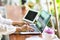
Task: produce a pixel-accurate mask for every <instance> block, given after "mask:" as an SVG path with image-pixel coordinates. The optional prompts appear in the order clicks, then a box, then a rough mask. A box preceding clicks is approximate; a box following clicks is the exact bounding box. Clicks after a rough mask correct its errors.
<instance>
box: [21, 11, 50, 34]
mask: <svg viewBox="0 0 60 40" xmlns="http://www.w3.org/2000/svg"><path fill="white" fill-rule="evenodd" d="M50 17H51V15H50V14H48V12H46V11H44V10H43V11H41V12H40V15H38V12H37V11H33V10H29V11H28V12H27V13H26V15H25V16H24V18H23V20H24V21H27V22H30V26H31V27H32V28H33V29H34V32H21V34H41V33H42V32H43V31H44V29H45V27H46V25H47V23H48V21H49V19H50ZM36 18H37V19H36ZM35 21H36V22H35ZM34 22H35V24H34Z"/></svg>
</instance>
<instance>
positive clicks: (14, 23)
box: [12, 21, 26, 26]
mask: <svg viewBox="0 0 60 40" xmlns="http://www.w3.org/2000/svg"><path fill="white" fill-rule="evenodd" d="M24 24H26V22H23V21H21V22H19V21H14V22H13V23H12V25H14V26H16V25H17V26H22V25H24Z"/></svg>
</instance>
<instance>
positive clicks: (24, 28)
mask: <svg viewBox="0 0 60 40" xmlns="http://www.w3.org/2000/svg"><path fill="white" fill-rule="evenodd" d="M22 31H29V32H33V31H34V30H33V28H32V27H30V26H29V25H27V24H25V25H23V26H22Z"/></svg>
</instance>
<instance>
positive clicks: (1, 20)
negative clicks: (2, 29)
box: [0, 17, 13, 25]
mask: <svg viewBox="0 0 60 40" xmlns="http://www.w3.org/2000/svg"><path fill="white" fill-rule="evenodd" d="M12 22H13V21H12V20H11V19H5V18H3V17H0V23H2V24H8V25H10V24H12Z"/></svg>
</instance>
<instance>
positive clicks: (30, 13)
mask: <svg viewBox="0 0 60 40" xmlns="http://www.w3.org/2000/svg"><path fill="white" fill-rule="evenodd" d="M37 13H38V12H35V11H32V10H29V11H28V13H27V15H26V16H25V19H27V20H30V21H34V19H35V17H36V15H37Z"/></svg>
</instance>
